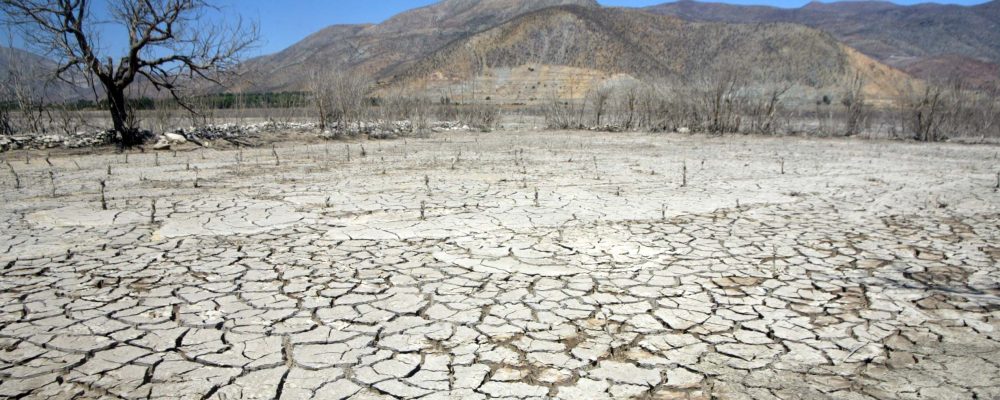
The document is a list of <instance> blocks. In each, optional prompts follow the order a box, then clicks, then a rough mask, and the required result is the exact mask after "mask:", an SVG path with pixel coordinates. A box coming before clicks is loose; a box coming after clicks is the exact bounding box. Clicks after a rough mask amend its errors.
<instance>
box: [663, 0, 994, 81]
mask: <svg viewBox="0 0 1000 400" xmlns="http://www.w3.org/2000/svg"><path fill="white" fill-rule="evenodd" d="M645 10H646V11H648V12H652V13H657V14H663V15H673V16H677V17H680V18H683V19H685V20H689V21H703V22H704V21H707V22H736V23H775V22H788V23H796V24H802V25H806V26H810V27H813V28H817V29H821V30H823V31H826V32H829V33H830V34H832V35H833V36H834V37H836V38H837V39H838V40H841V41H843V42H844V43H845V44H847V45H848V46H851V47H853V48H855V49H858V50H859V51H861V52H863V53H865V54H867V55H869V56H871V57H872V58H874V59H876V60H879V61H881V62H884V63H886V64H889V65H892V66H895V67H898V68H901V69H903V70H904V71H907V72H909V73H912V74H913V75H915V76H918V77H921V78H929V79H947V78H951V77H952V76H953V75H954V74H955V73H956V72H958V73H962V74H963V75H962V76H963V77H964V78H967V79H969V80H971V81H975V82H988V81H994V82H1000V74H998V73H997V68H996V67H993V66H989V65H984V64H993V65H1000V0H994V1H992V2H990V3H986V4H981V5H977V6H971V7H969V6H958V5H943V4H930V3H927V4H919V5H914V6H902V5H896V4H893V3H888V2H878V1H845V2H835V3H820V2H813V3H810V4H808V5H806V6H803V7H801V8H798V9H782V8H774V7H766V6H742V5H732V4H720V3H702V2H695V1H689V0H684V1H678V2H674V3H666V4H661V5H657V6H652V7H649V8H646V9H645ZM944 59H947V60H949V62H941V60H944ZM956 63H957V65H956ZM964 74H973V75H964Z"/></svg>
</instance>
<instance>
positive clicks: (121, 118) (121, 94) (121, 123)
mask: <svg viewBox="0 0 1000 400" xmlns="http://www.w3.org/2000/svg"><path fill="white" fill-rule="evenodd" d="M104 89H105V91H106V92H107V96H108V109H109V111H111V122H112V123H113V124H114V128H115V133H117V134H118V136H119V141H118V148H119V149H125V148H129V147H133V146H138V145H140V144H142V136H141V135H140V134H139V131H138V129H136V128H135V127H134V126H132V124H131V122H132V118H131V117H132V116H131V114H130V112H131V111H130V110H129V109H128V104H127V103H126V100H125V89H124V88H121V87H118V86H116V85H114V84H113V83H105V84H104Z"/></svg>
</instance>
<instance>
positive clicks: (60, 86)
mask: <svg viewBox="0 0 1000 400" xmlns="http://www.w3.org/2000/svg"><path fill="white" fill-rule="evenodd" d="M55 70H56V64H55V63H54V62H53V61H52V60H49V59H47V58H45V57H42V56H38V55H35V54H33V53H31V52H28V51H24V50H20V49H16V48H11V47H0V83H2V89H3V90H4V91H5V92H3V93H0V95H2V96H10V95H12V93H7V92H9V91H12V90H13V89H14V87H13V86H14V85H15V84H16V85H20V87H21V88H23V89H22V93H24V95H26V96H28V97H30V98H33V99H35V100H38V99H39V98H40V97H45V98H47V99H53V100H59V101H62V100H74V99H79V98H84V97H85V96H86V94H87V91H86V90H85V89H83V87H84V86H85V85H83V84H82V82H81V84H80V85H78V86H74V85H70V84H68V83H66V82H63V81H61V80H58V79H54V78H53V76H54V74H55ZM25 89H26V90H25Z"/></svg>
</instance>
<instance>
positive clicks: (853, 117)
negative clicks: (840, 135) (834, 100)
mask: <svg viewBox="0 0 1000 400" xmlns="http://www.w3.org/2000/svg"><path fill="white" fill-rule="evenodd" d="M864 86H865V81H864V78H862V77H861V74H860V73H857V74H855V75H854V78H853V79H852V80H851V82H850V83H849V84H848V85H847V91H846V92H845V93H844V97H843V99H841V103H842V104H843V105H844V107H845V108H846V111H847V116H846V118H845V122H844V133H845V134H847V135H848V136H854V135H857V134H860V133H861V130H862V129H863V128H864V125H865V122H867V119H868V114H869V110H868V103H867V101H866V99H865V93H864Z"/></svg>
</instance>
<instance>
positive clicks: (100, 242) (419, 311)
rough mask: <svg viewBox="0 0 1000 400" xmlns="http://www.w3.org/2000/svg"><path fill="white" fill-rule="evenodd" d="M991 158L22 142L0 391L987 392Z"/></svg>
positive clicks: (507, 143) (906, 152) (504, 137)
mask: <svg viewBox="0 0 1000 400" xmlns="http://www.w3.org/2000/svg"><path fill="white" fill-rule="evenodd" d="M362 145H363V146H364V150H362V148H361V146H362ZM362 153H364V154H362ZM275 154H277V157H275ZM348 154H350V156H348ZM349 157H350V159H348V158H349ZM997 157H998V156H997V148H996V147H987V146H958V145H948V144H933V145H924V144H912V143H890V142H869V141H853V140H813V139H796V138H782V139H770V138H745V137H725V138H709V137H702V136H671V135H667V136H661V135H644V134H634V135H629V134H615V135H608V134H593V133H580V132H545V133H538V132H533V133H516V132H505V133H495V134H442V135H436V136H434V137H432V138H429V139H419V140H415V139H408V140H397V141H387V142H364V143H350V144H345V143H342V142H324V143H285V144H282V145H279V146H278V147H277V148H275V149H274V150H272V149H270V148H267V149H262V148H258V149H243V150H237V149H227V150H205V149H197V150H190V151H180V152H177V153H170V152H162V153H159V154H158V155H156V154H153V153H146V154H137V153H136V154H129V155H128V158H127V159H126V156H124V155H120V154H103V155H73V154H61V155H53V156H52V157H51V159H50V162H51V164H52V166H51V167H50V166H49V165H48V163H46V161H45V160H44V159H43V157H41V156H40V155H38V154H36V155H35V157H34V158H33V159H31V160H30V162H26V160H25V159H24V158H23V154H8V155H7V159H8V160H9V162H10V164H11V166H12V167H13V168H14V169H15V171H17V172H18V174H19V179H20V180H21V181H22V185H23V187H22V188H21V189H15V188H14V185H15V183H14V179H13V176H12V175H10V174H5V175H3V182H2V185H3V188H2V193H3V202H2V204H0V226H2V232H0V252H2V253H0V274H2V275H0V276H2V277H0V288H2V294H0V309H2V313H0V347H2V351H0V397H3V398H47V399H71V398H73V399H96V398H124V399H138V398H183V399H236V398H246V399H340V398H354V399H369V398H401V399H402V398H426V399H431V398H463V399H465V398H473V399H474V398H511V399H527V398H558V399H591V398H592V399H601V398H658V399H707V398H721V399H773V398H782V399H793V398H809V399H823V398H837V399H871V398H879V399H882V398H902V399H950V398H959V399H972V398H976V399H996V398H1000V271H998V270H1000V194H998V193H997V191H996V190H995V189H994V184H995V183H994V182H995V176H996V173H997V170H998V168H1000V161H998V158H997ZM126 161H127V162H126ZM782 169H783V170H784V171H782ZM685 170H686V174H685V173H684V172H683V171H685ZM50 171H52V172H53V175H52V176H51V177H50V175H49V172H50ZM109 171H110V175H109ZM99 180H106V185H107V188H106V193H105V196H106V199H105V201H106V203H107V208H108V209H107V210H103V209H102V206H101V193H100V186H99V184H98V181H99ZM154 204H155V210H156V211H155V213H154V212H153V205H154Z"/></svg>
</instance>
